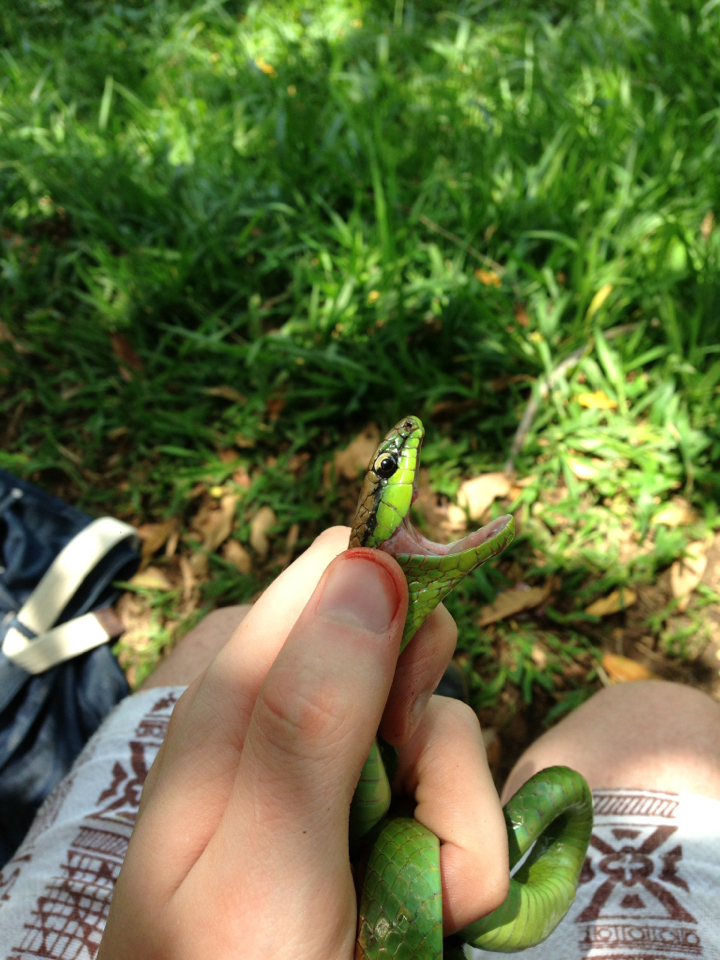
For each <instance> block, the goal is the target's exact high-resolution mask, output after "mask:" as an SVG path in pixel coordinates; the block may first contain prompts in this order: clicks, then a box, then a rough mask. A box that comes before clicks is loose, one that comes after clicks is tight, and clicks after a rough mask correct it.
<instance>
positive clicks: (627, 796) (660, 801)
mask: <svg viewBox="0 0 720 960" xmlns="http://www.w3.org/2000/svg"><path fill="white" fill-rule="evenodd" d="M679 803H680V801H679V799H678V798H677V797H674V796H668V795H667V794H659V795H658V794H656V793H653V792H652V791H650V790H648V791H643V790H641V791H638V792H637V793H635V792H633V793H625V792H624V791H623V792H622V793H603V792H601V791H598V792H596V793H594V794H593V813H594V815H595V817H596V818H597V817H606V816H613V817H621V816H625V817H662V818H663V819H666V820H672V819H673V817H674V816H675V811H676V810H677V808H678V804H679Z"/></svg>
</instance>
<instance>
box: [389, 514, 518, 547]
mask: <svg viewBox="0 0 720 960" xmlns="http://www.w3.org/2000/svg"><path fill="white" fill-rule="evenodd" d="M511 520H512V517H511V516H510V515H509V514H505V515H504V516H502V517H498V518H497V519H496V520H491V521H490V523H486V524H485V526H484V527H480V529H479V530H475V531H474V532H473V533H469V534H468V535H467V536H466V537H463V538H462V540H455V541H454V542H453V543H435V542H434V541H432V540H428V539H427V537H424V536H423V535H422V534H421V533H420V532H419V531H417V530H416V529H415V527H414V526H413V525H412V523H411V522H410V519H409V517H405V519H404V520H403V522H402V523H401V524H400V526H399V527H398V528H397V530H396V531H395V533H393V535H392V536H391V537H389V538H388V539H387V540H386V541H385V543H384V544H383V545H382V547H381V548H380V549H381V550H384V551H385V552H386V553H389V554H390V555H391V556H393V557H397V556H400V555H403V554H411V555H418V554H419V555H421V556H423V557H445V556H447V555H448V554H453V553H462V552H463V550H472V549H474V548H475V547H479V546H480V545H481V544H483V543H487V541H488V540H492V538H493V537H496V536H497V535H498V534H499V533H502V532H503V530H504V529H505V527H507V525H508V523H510V521H511Z"/></svg>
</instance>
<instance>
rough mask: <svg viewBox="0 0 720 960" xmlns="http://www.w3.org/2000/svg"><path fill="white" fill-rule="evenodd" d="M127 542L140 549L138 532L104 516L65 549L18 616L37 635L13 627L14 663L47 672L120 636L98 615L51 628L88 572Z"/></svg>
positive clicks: (9, 644)
mask: <svg viewBox="0 0 720 960" xmlns="http://www.w3.org/2000/svg"><path fill="white" fill-rule="evenodd" d="M123 540H130V541H131V542H132V545H133V546H137V544H138V542H139V541H138V534H137V530H136V529H135V528H134V527H131V526H130V525H129V524H127V523H123V522H122V521H121V520H116V519H115V518H114V517H101V518H100V519H99V520H93V521H92V523H90V524H88V526H87V527H85V529H84V530H81V531H80V533H78V534H77V536H75V537H73V539H72V540H71V541H70V542H69V543H68V544H66V545H65V546H64V547H63V549H62V550H61V551H60V553H59V554H58V555H57V556H56V557H55V559H54V560H53V562H52V563H51V564H50V567H49V568H48V570H47V571H46V573H45V575H44V576H43V577H42V579H41V580H40V582H39V583H38V585H37V587H35V589H34V590H33V592H32V594H31V595H30V596H29V597H28V599H27V601H26V602H25V604H24V605H23V607H22V609H21V610H20V611H19V612H18V614H17V619H18V620H19V621H20V623H22V624H23V626H26V627H28V629H29V630H31V631H32V632H33V633H35V634H37V636H35V637H33V638H32V639H28V638H27V637H26V636H24V634H23V633H22V632H21V631H20V630H18V629H17V628H15V627H11V628H10V629H9V630H8V632H7V633H6V635H5V640H4V642H3V648H2V649H3V653H4V654H5V656H6V657H7V658H8V659H9V660H12V661H13V662H14V663H17V664H18V665H19V666H21V667H23V668H24V669H25V670H28V671H29V672H30V673H41V672H42V671H43V670H47V669H49V667H52V666H54V665H55V664H56V663H61V662H62V661H63V660H67V659H69V658H70V657H74V656H77V654H79V653H84V652H85V651H86V650H91V649H92V648H93V647H96V646H99V644H101V643H105V641H106V640H108V639H109V637H110V636H113V635H114V634H113V633H109V632H108V630H107V629H106V627H104V626H103V625H102V623H101V622H100V619H98V617H97V616H95V615H94V614H85V615H84V616H82V617H77V618H76V619H75V620H71V621H69V622H67V623H64V624H61V626H59V627H56V628H55V629H54V630H50V627H52V625H53V624H54V623H55V621H56V620H57V618H58V617H59V616H60V614H61V613H62V611H63V610H64V609H65V607H66V605H67V603H68V601H69V600H70V599H71V598H72V597H73V596H74V594H75V592H76V591H77V589H78V587H79V586H80V584H81V583H82V582H83V580H84V579H85V578H86V577H87V576H88V574H89V573H90V572H91V571H92V570H94V569H95V567H96V566H97V564H98V563H99V562H100V561H101V560H102V558H103V557H104V556H105V555H106V554H108V553H109V552H110V551H111V550H112V549H113V547H115V546H117V544H118V543H121V542H122V541H123ZM35 650H37V652H36V653H35V652H34V651H35Z"/></svg>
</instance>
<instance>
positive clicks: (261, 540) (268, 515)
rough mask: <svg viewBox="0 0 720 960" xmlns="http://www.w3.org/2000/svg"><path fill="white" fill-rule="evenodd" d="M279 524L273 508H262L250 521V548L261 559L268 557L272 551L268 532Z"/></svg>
mask: <svg viewBox="0 0 720 960" xmlns="http://www.w3.org/2000/svg"><path fill="white" fill-rule="evenodd" d="M276 523H277V517H276V515H275V511H274V510H273V509H272V507H260V509H259V510H258V512H257V513H256V514H255V516H254V517H253V518H252V520H251V521H250V546H251V547H252V548H253V550H254V551H255V553H257V554H258V556H260V557H266V556H267V554H268V550H269V549H270V541H269V540H268V538H267V534H268V530H270V528H271V527H273V526H274V525H275V524H276Z"/></svg>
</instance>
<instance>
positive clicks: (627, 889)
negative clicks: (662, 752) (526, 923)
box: [472, 789, 720, 960]
mask: <svg viewBox="0 0 720 960" xmlns="http://www.w3.org/2000/svg"><path fill="white" fill-rule="evenodd" d="M593 799H594V803H595V823H594V826H593V833H592V840H591V842H590V848H589V850H588V856H587V858H586V861H585V867H584V869H583V872H582V875H581V877H580V885H579V887H578V892H577V896H576V897H575V902H574V903H573V905H572V906H571V907H570V910H569V911H568V913H567V916H566V917H565V919H564V920H563V921H562V923H561V924H560V926H559V927H558V928H557V929H556V930H555V932H554V933H553V934H551V935H550V936H549V937H548V939H547V940H546V941H545V942H544V943H541V944H540V945H539V946H537V947H534V948H532V949H530V950H526V951H524V952H523V954H522V956H523V960H591V958H592V960H720V802H719V801H717V800H710V799H708V798H707V797H697V796H689V795H683V796H678V795H677V794H670V793H659V792H656V791H652V790H629V789H625V790H596V791H594V793H593ZM472 957H473V960H500V958H501V957H507V954H500V953H494V952H486V951H481V950H473V951H472Z"/></svg>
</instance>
